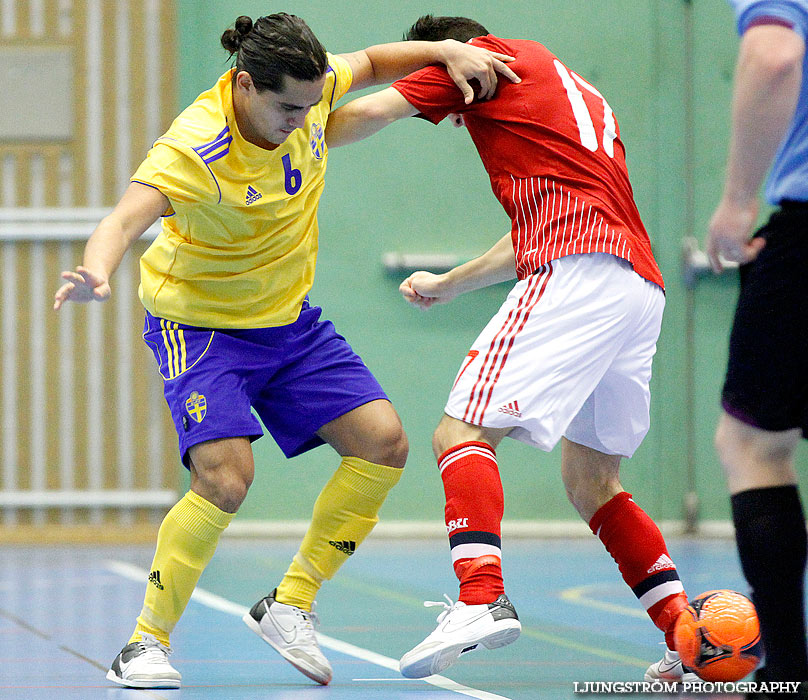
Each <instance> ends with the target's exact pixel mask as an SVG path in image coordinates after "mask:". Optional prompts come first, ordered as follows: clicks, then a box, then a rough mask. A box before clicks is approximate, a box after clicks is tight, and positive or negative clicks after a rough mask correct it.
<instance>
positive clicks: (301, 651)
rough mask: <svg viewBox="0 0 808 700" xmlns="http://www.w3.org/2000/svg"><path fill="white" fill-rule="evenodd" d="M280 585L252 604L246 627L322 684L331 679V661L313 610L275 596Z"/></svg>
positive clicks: (244, 618) (293, 664) (302, 671)
mask: <svg viewBox="0 0 808 700" xmlns="http://www.w3.org/2000/svg"><path fill="white" fill-rule="evenodd" d="M277 590H278V589H277V588H276V589H275V590H274V591H272V593H270V594H269V595H268V596H267V597H266V598H262V599H261V600H259V601H258V602H257V603H256V604H255V605H253V606H252V609H251V610H250V612H248V613H247V614H246V615H245V616H244V617H243V618H242V619H243V620H244V622H245V624H246V625H247V627H249V628H250V629H251V630H252V631H253V632H255V633H256V634H257V635H258V636H259V637H261V639H263V640H264V641H265V642H266V643H267V644H269V645H270V646H271V647H272V648H273V649H275V651H277V652H278V653H279V654H280V655H281V656H282V657H283V658H284V659H286V660H287V661H288V662H289V663H290V664H292V666H294V667H295V668H296V669H297V670H298V671H300V672H301V673H302V674H303V675H304V676H308V677H309V678H311V679H312V680H313V681H317V682H318V683H320V684H321V685H328V683H329V682H330V681H331V664H330V663H328V659H326V658H325V656H324V655H323V652H322V651H320V646H319V645H318V644H317V637H316V636H315V634H314V624H313V623H314V622H315V621H316V619H317V617H316V615H315V614H314V613H313V612H306V611H305V610H301V609H300V608H297V607H295V606H294V605H286V604H285V603H279V602H278V601H277V600H275V595H276V593H277Z"/></svg>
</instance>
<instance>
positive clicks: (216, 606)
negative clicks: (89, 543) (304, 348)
mask: <svg viewBox="0 0 808 700" xmlns="http://www.w3.org/2000/svg"><path fill="white" fill-rule="evenodd" d="M104 567H105V568H106V569H107V570H108V571H111V572H112V573H114V574H117V575H118V576H121V577H122V578H125V579H128V580H130V581H135V582H137V583H142V582H143V581H144V580H146V578H147V577H148V575H149V572H148V571H146V570H144V569H141V568H139V567H137V566H133V565H132V564H128V563H126V562H122V561H114V560H108V561H106V562H104ZM191 600H194V601H196V602H197V603H199V604H200V605H204V606H205V607H207V608H211V609H212V610H218V611H219V612H223V613H226V614H228V615H234V616H236V617H238V618H241V617H243V616H244V615H246V614H247V613H248V612H249V608H247V607H246V606H244V605H239V604H238V603H234V602H233V601H231V600H228V599H227V598H223V597H222V596H219V595H216V594H215V593H211V592H210V591H206V590H204V589H203V588H197V589H196V590H194V592H193V594H192V595H191ZM317 641H318V642H319V643H320V645H321V646H324V647H326V648H327V649H331V650H332V651H336V652H339V653H341V654H345V655H346V656H352V657H354V658H356V659H360V660H362V661H367V662H368V663H371V664H374V665H376V666H381V667H382V668H386V669H388V670H391V671H395V672H396V673H398V672H399V669H398V660H397V659H392V658H390V657H389V656H384V655H382V654H378V653H377V652H375V651H371V650H370V649H363V648H362V647H358V646H356V645H354V644H349V643H348V642H343V641H342V640H340V639H336V638H335V637H329V636H328V635H325V634H320V633H319V632H318V633H317ZM354 680H355V681H356V680H370V679H354ZM374 680H375V679H374ZM384 680H398V679H384ZM402 680H404V679H402ZM406 680H410V679H406ZM421 680H423V681H424V682H425V683H429V684H431V685H434V686H436V687H438V688H441V689H443V690H448V691H451V692H455V693H459V694H461V695H466V696H468V697H471V698H476V699H477V700H509V698H506V697H505V696H504V695H496V694H495V693H489V692H488V691H485V690H477V689H476V688H470V687H468V686H465V685H462V684H461V683H457V682H455V681H453V680H451V679H450V678H446V677H445V676H440V675H437V674H436V675H433V676H428V677H427V678H422V679H421Z"/></svg>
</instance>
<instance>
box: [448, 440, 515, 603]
mask: <svg viewBox="0 0 808 700" xmlns="http://www.w3.org/2000/svg"><path fill="white" fill-rule="evenodd" d="M438 468H439V469H440V474H441V478H442V479H443V490H444V493H445V494H446V531H447V533H448V534H449V546H450V547H451V551H452V565H453V566H454V570H455V574H456V575H457V578H458V579H460V600H462V601H463V602H464V603H466V604H467V605H481V604H483V603H491V602H493V601H495V600H496V599H497V597H498V596H499V595H500V594H501V593H504V592H505V586H504V583H503V581H502V564H501V562H502V540H501V534H500V523H501V521H502V513H503V509H504V498H503V494H502V482H501V481H500V478H499V469H498V468H497V457H496V453H495V452H494V449H493V448H492V447H491V446H490V445H488V444H487V443H484V442H464V443H462V444H460V445H455V446H454V447H452V448H451V449H449V450H447V451H446V452H444V453H443V454H442V455H441V456H440V458H439V459H438Z"/></svg>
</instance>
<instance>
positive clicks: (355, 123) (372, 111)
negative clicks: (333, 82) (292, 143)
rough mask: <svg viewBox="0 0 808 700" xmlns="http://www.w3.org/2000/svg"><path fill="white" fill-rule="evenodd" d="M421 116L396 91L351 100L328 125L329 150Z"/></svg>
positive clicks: (326, 133)
mask: <svg viewBox="0 0 808 700" xmlns="http://www.w3.org/2000/svg"><path fill="white" fill-rule="evenodd" d="M415 114H418V110H417V109H416V108H415V107H413V106H412V105H411V104H410V103H409V102H407V100H405V99H404V97H403V96H402V94H401V93H400V92H399V91H398V90H396V89H395V88H391V87H390V88H385V89H384V90H380V91H379V92H374V93H373V94H371V95H365V96H364V97H360V98H358V99H356V100H352V101H351V102H348V103H347V104H345V105H343V106H342V107H340V108H339V109H337V110H335V111H334V112H332V113H331V114H330V116H329V117H328V122H327V124H326V126H325V140H326V143H327V144H328V147H329V148H334V147H335V146H344V145H346V144H349V143H354V142H355V141H361V140H362V139H365V138H367V137H368V136H371V135H373V134H375V133H376V132H377V131H379V130H381V129H383V128H384V127H385V126H387V125H388V124H392V123H393V122H394V121H397V120H399V119H404V118H405V117H412V116H413V115H415Z"/></svg>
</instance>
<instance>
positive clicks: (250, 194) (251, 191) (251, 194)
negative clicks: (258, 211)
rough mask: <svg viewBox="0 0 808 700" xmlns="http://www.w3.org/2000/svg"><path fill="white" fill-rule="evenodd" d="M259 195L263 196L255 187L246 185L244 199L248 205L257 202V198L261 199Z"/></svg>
mask: <svg viewBox="0 0 808 700" xmlns="http://www.w3.org/2000/svg"><path fill="white" fill-rule="evenodd" d="M261 197H263V195H262V194H261V193H260V192H259V191H258V190H257V189H255V187H253V186H252V185H248V186H247V200H246V201H247V204H248V205H249V204H252V203H253V202H257V201H258V200H259V199H261Z"/></svg>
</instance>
